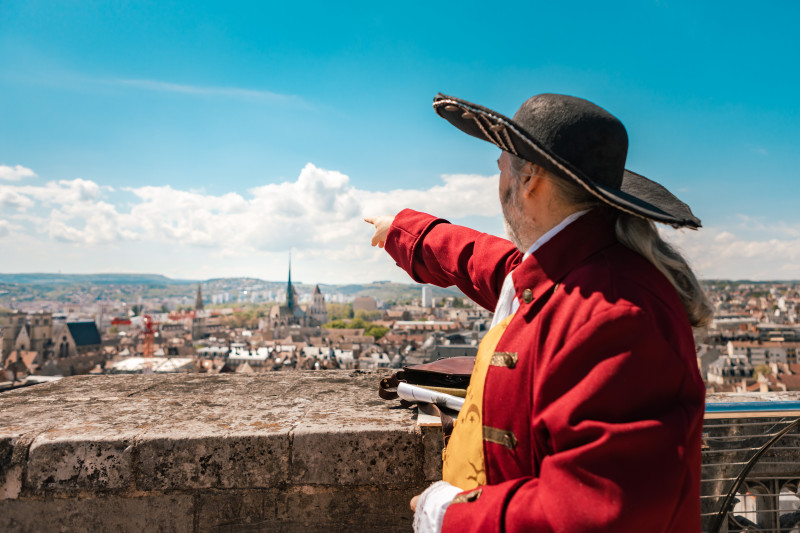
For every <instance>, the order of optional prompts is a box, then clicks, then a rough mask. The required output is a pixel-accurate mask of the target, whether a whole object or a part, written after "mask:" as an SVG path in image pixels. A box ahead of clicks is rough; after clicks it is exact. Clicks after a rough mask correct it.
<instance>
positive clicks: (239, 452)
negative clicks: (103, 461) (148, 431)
mask: <svg viewBox="0 0 800 533" xmlns="http://www.w3.org/2000/svg"><path fill="white" fill-rule="evenodd" d="M134 469H135V472H136V474H135V475H136V487H137V489H139V490H172V489H184V490H185V489H201V488H218V489H227V488H234V487H235V488H268V487H274V486H277V485H279V484H282V483H284V482H285V481H286V478H287V477H288V472H289V436H288V432H280V433H272V434H255V435H235V436H230V435H226V434H217V435H214V434H210V435H209V434H207V433H206V434H203V433H200V434H197V433H194V434H192V433H187V434H180V433H176V434H175V435H173V436H170V437H160V438H150V437H145V438H143V439H142V440H140V441H139V442H137V444H136V453H135V465H134Z"/></svg>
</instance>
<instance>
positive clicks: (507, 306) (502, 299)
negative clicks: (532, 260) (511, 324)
mask: <svg viewBox="0 0 800 533" xmlns="http://www.w3.org/2000/svg"><path fill="white" fill-rule="evenodd" d="M589 211H590V210H589V209H585V210H583V211H576V212H574V213H572V214H571V215H569V216H568V217H566V218H565V219H564V220H562V221H561V222H559V223H558V224H556V225H555V226H554V227H553V228H552V229H550V230H549V231H548V232H547V233H545V234H544V235H542V236H541V237H539V238H538V239H536V242H534V243H533V244H532V245H531V247H530V248H528V251H527V252H525V255H523V256H522V261H525V260H526V259H527V258H529V257H530V256H531V255H532V254H533V252H535V251H536V250H538V249H539V248H541V247H542V245H543V244H544V243H546V242H547V241H549V240H550V239H552V238H553V237H555V235H556V234H557V233H558V232H559V231H561V230H562V229H564V228H566V227H567V226H569V225H570V224H572V223H573V222H575V221H576V220H578V219H579V218H580V217H582V216H583V215H585V214H586V213H588V212H589ZM520 264H521V263H520ZM517 266H519V265H517ZM513 273H514V271H513V270H512V271H511V272H509V273H508V275H507V276H506V279H505V280H503V288H502V289H500V296H499V297H498V298H497V307H495V310H494V318H492V325H491V328H493V327H495V326H496V325H497V324H499V323H500V322H502V321H503V320H505V319H506V318H507V317H508V316H509V315H511V314H512V313H514V312H516V310H517V309H518V308H519V300H517V298H516V294H517V293H516V291H515V290H514V280H513V279H512V277H511V275H512V274H513ZM491 328H490V329H491Z"/></svg>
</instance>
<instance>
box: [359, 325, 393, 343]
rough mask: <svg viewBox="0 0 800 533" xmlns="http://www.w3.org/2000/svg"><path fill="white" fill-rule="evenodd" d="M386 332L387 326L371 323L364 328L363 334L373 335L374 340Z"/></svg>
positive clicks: (387, 330) (387, 331)
mask: <svg viewBox="0 0 800 533" xmlns="http://www.w3.org/2000/svg"><path fill="white" fill-rule="evenodd" d="M387 333H389V328H387V327H386V326H379V325H377V324H372V325H370V326H369V327H368V328H367V329H365V330H364V335H372V336H373V337H375V340H378V339H380V338H381V337H383V336H384V335H386V334H387Z"/></svg>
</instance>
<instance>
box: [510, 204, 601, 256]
mask: <svg viewBox="0 0 800 533" xmlns="http://www.w3.org/2000/svg"><path fill="white" fill-rule="evenodd" d="M589 211H591V209H584V210H583V211H575V212H574V213H572V214H571V215H569V216H567V217H566V218H565V219H564V220H562V221H561V222H559V223H558V224H556V225H555V226H553V227H552V228H550V230H549V231H548V232H547V233H545V234H544V235H542V236H541V237H539V238H538V239H536V242H534V243H533V244H531V247H530V248H528V251H527V252H525V255H523V256H522V260H523V261H525V260H526V259H527V258H529V257H530V256H531V255H532V254H533V252H535V251H536V250H538V249H539V248H541V247H542V245H543V244H544V243H546V242H547V241H549V240H550V239H552V238H553V237H555V235H556V233H558V232H559V231H561V230H562V229H564V228H566V227H567V226H569V225H570V224H572V223H573V222H575V221H576V220H578V219H579V218H581V217H582V216H583V215H585V214H586V213H588V212H589Z"/></svg>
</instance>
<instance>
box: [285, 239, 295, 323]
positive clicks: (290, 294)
mask: <svg viewBox="0 0 800 533" xmlns="http://www.w3.org/2000/svg"><path fill="white" fill-rule="evenodd" d="M294 304H295V301H294V288H292V252H289V283H288V284H287V286H286V307H288V308H289V310H290V311H294Z"/></svg>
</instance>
